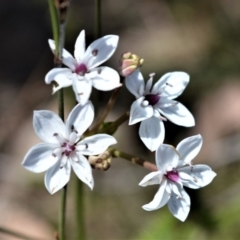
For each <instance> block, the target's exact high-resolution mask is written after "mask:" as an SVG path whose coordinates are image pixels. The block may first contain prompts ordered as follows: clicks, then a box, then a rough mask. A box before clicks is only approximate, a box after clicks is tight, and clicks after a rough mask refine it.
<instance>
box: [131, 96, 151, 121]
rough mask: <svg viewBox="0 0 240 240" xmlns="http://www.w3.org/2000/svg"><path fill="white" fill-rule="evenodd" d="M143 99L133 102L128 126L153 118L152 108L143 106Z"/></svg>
mask: <svg viewBox="0 0 240 240" xmlns="http://www.w3.org/2000/svg"><path fill="white" fill-rule="evenodd" d="M143 100H144V97H141V98H139V99H137V100H136V101H134V102H133V104H132V106H131V110H130V118H129V125H133V124H135V123H137V122H140V121H143V120H145V119H148V118H150V117H152V116H153V107H152V106H151V105H148V106H143Z"/></svg>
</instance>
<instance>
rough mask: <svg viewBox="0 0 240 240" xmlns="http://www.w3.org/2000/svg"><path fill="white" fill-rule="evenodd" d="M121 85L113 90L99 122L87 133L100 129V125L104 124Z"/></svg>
mask: <svg viewBox="0 0 240 240" xmlns="http://www.w3.org/2000/svg"><path fill="white" fill-rule="evenodd" d="M120 89H121V87H118V88H116V89H114V90H113V92H112V95H111V97H110V98H109V101H108V103H107V106H106V108H105V109H104V111H103V112H102V114H101V116H100V117H99V119H98V121H97V123H96V124H95V126H94V127H93V128H92V129H91V131H90V132H89V133H87V134H88V135H91V134H94V133H95V132H97V131H98V129H99V128H100V126H101V125H102V124H103V122H104V120H105V119H106V117H107V116H108V114H109V112H110V111H111V110H112V108H113V106H114V104H115V102H116V100H117V97H118V93H119V91H120Z"/></svg>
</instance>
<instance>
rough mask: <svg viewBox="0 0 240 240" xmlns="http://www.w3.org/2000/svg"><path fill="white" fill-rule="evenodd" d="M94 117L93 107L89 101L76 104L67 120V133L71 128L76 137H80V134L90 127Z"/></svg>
mask: <svg viewBox="0 0 240 240" xmlns="http://www.w3.org/2000/svg"><path fill="white" fill-rule="evenodd" d="M93 119H94V108H93V105H92V102H91V101H88V102H87V103H86V104H84V105H82V104H80V103H79V104H77V105H76V106H75V107H74V108H73V110H72V111H71V112H70V114H69V116H68V118H67V121H66V128H67V131H68V135H70V133H71V132H72V131H73V130H76V131H77V132H76V133H77V135H78V137H81V136H82V134H83V133H84V132H85V131H86V130H87V129H88V128H89V127H90V125H91V124H92V122H93Z"/></svg>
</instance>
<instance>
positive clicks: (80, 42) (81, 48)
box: [74, 30, 85, 63]
mask: <svg viewBox="0 0 240 240" xmlns="http://www.w3.org/2000/svg"><path fill="white" fill-rule="evenodd" d="M84 53H85V30H82V31H81V32H80V34H79V36H78V38H77V40H76V43H75V49H74V57H75V58H76V59H77V61H78V63H80V62H82V60H83V57H84Z"/></svg>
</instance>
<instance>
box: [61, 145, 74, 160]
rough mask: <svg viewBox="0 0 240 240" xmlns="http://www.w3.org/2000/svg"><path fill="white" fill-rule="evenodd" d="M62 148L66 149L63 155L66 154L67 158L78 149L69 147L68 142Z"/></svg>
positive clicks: (72, 146)
mask: <svg viewBox="0 0 240 240" xmlns="http://www.w3.org/2000/svg"><path fill="white" fill-rule="evenodd" d="M62 147H64V148H65V149H64V152H63V153H64V154H65V155H66V156H67V157H68V156H69V155H70V153H71V152H73V151H74V150H75V149H76V147H75V146H74V145H69V144H68V143H66V142H64V143H63V144H62Z"/></svg>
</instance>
